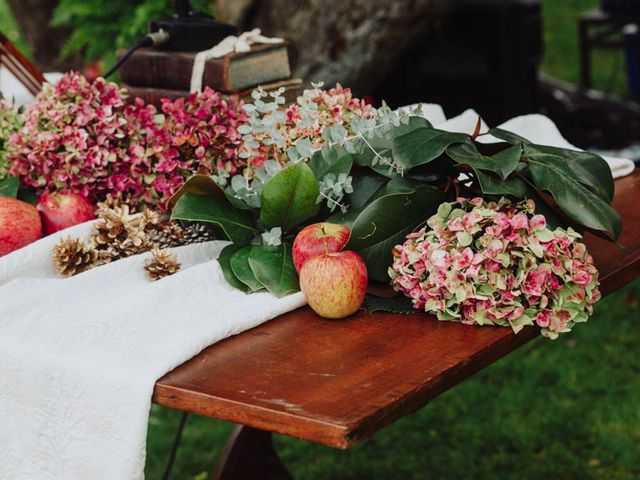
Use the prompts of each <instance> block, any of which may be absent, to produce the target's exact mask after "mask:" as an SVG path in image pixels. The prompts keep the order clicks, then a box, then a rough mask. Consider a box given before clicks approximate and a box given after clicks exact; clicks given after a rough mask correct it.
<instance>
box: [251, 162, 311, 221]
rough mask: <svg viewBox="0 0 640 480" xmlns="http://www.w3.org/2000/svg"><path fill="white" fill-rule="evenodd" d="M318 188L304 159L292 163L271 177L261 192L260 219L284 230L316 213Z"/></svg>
mask: <svg viewBox="0 0 640 480" xmlns="http://www.w3.org/2000/svg"><path fill="white" fill-rule="evenodd" d="M319 194H320V190H319V188H318V181H317V179H316V176H315V175H314V174H313V171H312V170H311V168H309V166H308V165H307V164H305V163H304V162H300V163H296V164H295V165H291V166H289V167H287V168H285V169H284V170H282V171H280V172H279V173H278V174H276V175H275V176H274V177H273V178H271V179H270V180H269V181H268V182H267V183H266V184H265V186H264V189H263V190H262V195H261V205H262V207H261V209H260V221H261V222H262V224H263V225H264V226H265V227H267V228H272V227H282V230H283V231H287V230H289V229H290V228H291V227H293V226H295V225H297V224H299V223H301V222H303V221H305V220H307V219H309V218H311V217H313V216H314V215H315V214H316V213H318V209H319V207H320V206H319V205H318V203H317V202H316V201H317V199H318V195H319Z"/></svg>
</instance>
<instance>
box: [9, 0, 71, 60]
mask: <svg viewBox="0 0 640 480" xmlns="http://www.w3.org/2000/svg"><path fill="white" fill-rule="evenodd" d="M7 1H8V3H9V6H10V7H11V10H12V11H13V14H14V16H15V17H16V21H17V22H18V26H19V27H20V32H21V34H22V37H23V38H24V39H25V40H26V42H27V44H28V45H29V47H30V48H31V57H32V58H30V60H31V61H32V62H33V63H34V64H35V65H37V66H38V67H39V68H40V69H41V70H42V71H44V72H47V71H56V70H57V71H66V70H69V69H71V68H79V67H81V66H82V64H81V62H80V56H78V55H76V56H73V57H72V58H69V59H65V60H61V59H60V58H59V55H60V51H61V50H62V47H63V46H64V44H65V42H66V41H67V39H68V38H69V35H70V31H69V30H68V29H65V28H54V27H51V26H50V25H49V22H50V21H51V18H52V16H53V11H54V9H55V8H56V5H57V4H58V0H7Z"/></svg>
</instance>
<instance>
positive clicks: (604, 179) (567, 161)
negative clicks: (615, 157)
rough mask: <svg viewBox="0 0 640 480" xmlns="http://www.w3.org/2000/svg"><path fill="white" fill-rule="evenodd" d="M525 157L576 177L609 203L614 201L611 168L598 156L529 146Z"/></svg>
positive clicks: (526, 148) (525, 151)
mask: <svg viewBox="0 0 640 480" xmlns="http://www.w3.org/2000/svg"><path fill="white" fill-rule="evenodd" d="M524 155H525V156H526V157H527V158H529V159H535V160H536V161H539V162H543V163H548V164H551V165H553V166H554V168H556V169H558V170H561V171H562V172H563V173H564V174H565V175H569V176H571V177H575V179H576V180H577V181H578V182H580V183H581V184H582V185H584V186H585V187H588V188H589V189H591V190H593V191H594V192H595V193H596V194H597V195H598V196H599V197H600V198H602V199H603V200H605V201H607V202H608V203H610V202H611V200H612V199H613V193H614V184H613V176H612V175H611V168H610V167H609V165H608V164H607V162H606V161H605V160H604V159H603V158H602V157H600V156H598V155H595V154H593V153H588V152H580V151H576V150H567V149H565V148H556V147H548V146H545V145H527V146H526V147H525V149H524Z"/></svg>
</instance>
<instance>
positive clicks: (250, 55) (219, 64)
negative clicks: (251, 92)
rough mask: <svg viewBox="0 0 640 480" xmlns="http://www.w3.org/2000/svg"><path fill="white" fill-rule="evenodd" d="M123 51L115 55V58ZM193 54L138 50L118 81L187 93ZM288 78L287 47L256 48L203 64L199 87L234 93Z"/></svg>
mask: <svg viewBox="0 0 640 480" xmlns="http://www.w3.org/2000/svg"><path fill="white" fill-rule="evenodd" d="M123 54H124V51H122V50H121V51H119V52H118V57H120V56H121V55H123ZM195 56H196V54H195V53H194V52H167V51H162V50H154V49H151V48H141V49H139V50H138V51H136V52H134V53H133V55H131V57H130V58H129V60H127V61H126V62H125V63H124V65H122V67H120V80H121V81H122V82H123V83H125V84H127V85H130V86H135V87H154V88H164V89H171V90H189V86H190V83H191V71H192V69H193V61H194V59H195ZM290 77H291V69H290V67H289V55H288V52H287V44H286V43H279V44H275V45H255V46H253V47H252V48H251V51H249V52H243V53H231V54H229V55H226V56H224V57H222V58H214V59H211V60H209V61H207V62H206V65H205V69H204V77H203V82H202V85H203V87H204V86H209V87H211V88H213V89H214V90H218V91H219V92H237V91H239V90H244V89H247V88H250V87H254V86H256V85H261V84H265V83H270V82H274V81H277V80H283V79H287V78H290Z"/></svg>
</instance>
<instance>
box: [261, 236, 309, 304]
mask: <svg viewBox="0 0 640 480" xmlns="http://www.w3.org/2000/svg"><path fill="white" fill-rule="evenodd" d="M249 265H250V267H251V271H252V272H253V274H254V276H255V278H256V279H257V280H258V281H259V282H260V283H261V284H262V285H264V286H265V288H266V289H267V290H268V291H269V292H271V293H272V294H273V295H275V296H276V297H278V298H280V297H283V296H285V295H287V294H288V293H292V292H297V291H299V290H300V285H299V283H298V274H297V273H296V269H295V267H294V265H293V258H292V255H291V245H287V244H282V245H279V246H277V247H270V246H265V245H257V246H254V247H253V248H252V249H251V253H250V254H249Z"/></svg>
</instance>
